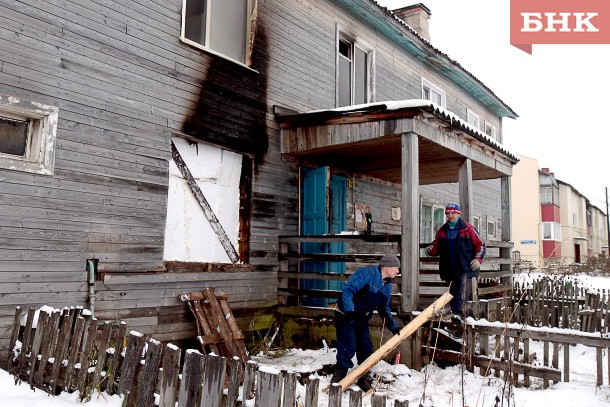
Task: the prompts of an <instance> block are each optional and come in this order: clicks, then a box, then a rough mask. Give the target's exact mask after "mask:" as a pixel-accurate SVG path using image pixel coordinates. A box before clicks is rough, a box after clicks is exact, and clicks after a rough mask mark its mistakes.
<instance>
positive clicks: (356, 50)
mask: <svg viewBox="0 0 610 407" xmlns="http://www.w3.org/2000/svg"><path fill="white" fill-rule="evenodd" d="M338 45H339V58H338V61H339V62H338V64H339V66H337V76H338V84H337V105H338V106H339V107H341V106H351V105H359V104H363V103H368V102H369V99H370V98H369V78H370V74H369V59H370V58H369V55H368V53H367V52H366V51H365V50H363V49H362V48H360V47H358V46H357V45H356V44H354V42H352V41H349V40H347V39H344V38H339V44H338Z"/></svg>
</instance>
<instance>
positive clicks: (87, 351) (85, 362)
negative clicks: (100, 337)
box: [76, 317, 97, 397]
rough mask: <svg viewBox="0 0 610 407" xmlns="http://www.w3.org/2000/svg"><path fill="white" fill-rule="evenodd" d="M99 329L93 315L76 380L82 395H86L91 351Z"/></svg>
mask: <svg viewBox="0 0 610 407" xmlns="http://www.w3.org/2000/svg"><path fill="white" fill-rule="evenodd" d="M96 331H97V319H95V318H93V317H91V318H90V319H89V326H88V327H87V330H86V331H85V336H84V337H83V342H82V345H83V350H82V352H81V357H80V361H79V363H80V370H79V371H78V379H77V381H76V388H77V389H78V391H79V393H80V395H81V397H85V388H86V387H87V375H88V374H89V363H90V362H91V352H92V350H93V345H94V343H95V333H96Z"/></svg>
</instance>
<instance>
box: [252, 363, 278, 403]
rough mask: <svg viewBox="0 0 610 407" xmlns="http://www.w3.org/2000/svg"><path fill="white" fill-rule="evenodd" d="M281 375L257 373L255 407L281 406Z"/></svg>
mask: <svg viewBox="0 0 610 407" xmlns="http://www.w3.org/2000/svg"><path fill="white" fill-rule="evenodd" d="M282 376H283V375H282V373H281V372H279V371H278V372H267V371H262V370H259V371H258V375H257V380H256V381H257V384H256V399H255V402H254V406H255V407H280V406H281V405H282V381H283V380H282Z"/></svg>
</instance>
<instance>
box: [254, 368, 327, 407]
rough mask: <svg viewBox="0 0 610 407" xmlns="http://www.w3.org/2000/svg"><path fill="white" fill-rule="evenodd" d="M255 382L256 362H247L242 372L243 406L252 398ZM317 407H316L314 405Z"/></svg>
mask: <svg viewBox="0 0 610 407" xmlns="http://www.w3.org/2000/svg"><path fill="white" fill-rule="evenodd" d="M255 380H256V362H254V361H253V360H250V361H248V363H246V364H245V372H244V385H243V391H242V393H243V395H242V399H243V402H244V404H245V402H246V401H248V400H251V399H252V398H254V395H255V392H254V382H255ZM316 406H317V405H316Z"/></svg>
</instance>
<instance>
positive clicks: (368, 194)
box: [251, 0, 500, 270]
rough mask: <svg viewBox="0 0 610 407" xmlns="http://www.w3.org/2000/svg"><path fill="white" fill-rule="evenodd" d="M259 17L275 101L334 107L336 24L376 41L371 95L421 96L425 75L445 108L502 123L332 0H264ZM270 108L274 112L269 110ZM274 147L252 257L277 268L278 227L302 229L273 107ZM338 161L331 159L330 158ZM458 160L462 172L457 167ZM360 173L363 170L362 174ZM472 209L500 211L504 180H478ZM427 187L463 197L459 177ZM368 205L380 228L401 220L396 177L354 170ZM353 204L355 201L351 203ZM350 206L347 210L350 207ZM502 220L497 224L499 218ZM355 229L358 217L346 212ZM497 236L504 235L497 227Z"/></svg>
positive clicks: (440, 196) (263, 178)
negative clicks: (391, 180) (395, 213)
mask: <svg viewBox="0 0 610 407" xmlns="http://www.w3.org/2000/svg"><path fill="white" fill-rule="evenodd" d="M258 7H259V14H258V17H259V25H260V26H261V27H264V29H265V32H266V34H267V43H268V58H269V60H268V77H269V79H268V88H267V89H268V91H267V98H268V104H269V106H273V105H279V106H282V107H286V108H290V109H294V110H297V111H300V112H303V111H309V110H315V109H327V108H333V107H335V61H336V30H337V25H338V26H339V28H340V30H342V31H344V32H345V33H347V34H349V35H351V36H352V37H353V38H354V40H355V41H356V42H357V43H359V44H361V45H363V46H364V47H368V48H369V49H374V54H375V56H374V58H375V66H374V72H375V73H374V79H373V81H374V87H375V94H374V95H373V101H383V100H396V99H419V98H421V77H422V76H424V77H425V78H426V79H428V80H430V81H432V82H433V83H434V84H436V85H437V86H440V87H441V88H443V89H444V90H445V91H446V92H447V109H448V110H451V111H453V112H454V113H456V114H457V115H458V116H460V117H462V118H463V119H465V118H466V108H470V109H473V110H475V111H476V112H477V113H478V114H479V115H480V118H481V120H487V121H490V122H492V123H493V124H494V125H495V126H496V128H497V131H498V132H499V131H500V119H499V118H498V117H496V116H494V114H493V113H492V112H490V111H488V110H487V109H486V108H484V107H483V106H481V105H480V104H479V103H478V102H477V101H476V100H475V99H473V98H472V97H471V96H470V95H469V94H468V93H466V92H465V91H464V90H463V89H461V88H459V87H458V86H457V85H455V84H453V83H450V82H448V81H447V80H446V79H444V78H442V77H441V76H440V75H437V74H435V73H432V72H431V70H430V66H429V65H426V64H425V63H424V62H423V61H420V60H417V59H414V58H413V57H412V56H411V55H409V54H408V53H406V51H404V50H402V49H400V48H397V47H396V46H395V45H394V44H392V43H390V41H389V40H388V39H387V38H386V37H385V36H382V35H381V34H379V33H378V32H377V31H375V30H372V29H369V28H367V27H364V26H363V25H362V23H361V22H360V21H357V20H356V18H355V17H354V16H352V15H350V14H349V13H347V12H346V11H345V10H343V9H342V8H337V6H336V3H334V2H331V1H328V0H307V1H302V0H285V1H259V3H258ZM269 113H271V112H270V111H269ZM268 125H269V143H270V144H269V152H268V153H267V155H266V156H265V162H264V163H263V164H262V165H261V167H260V169H259V172H258V173H257V175H256V176H255V178H254V186H253V188H254V194H253V214H252V238H251V249H252V251H251V263H252V265H253V268H254V269H259V270H276V268H277V259H276V253H277V235H278V234H292V233H296V232H297V231H298V211H299V207H298V180H297V176H296V167H295V165H294V164H292V163H290V162H288V161H285V160H282V159H281V158H280V156H279V151H280V150H279V148H280V146H279V140H278V139H279V132H278V130H277V125H276V124H275V123H274V122H273V120H272V116H271V114H269V115H268ZM329 165H330V166H331V167H332V163H329ZM457 170H458V169H457V168H456V172H457ZM356 175H357V174H356ZM474 185H475V186H474V214H475V216H481V217H482V220H483V219H484V217H485V216H490V217H492V218H494V219H499V218H500V201H499V199H500V184H499V181H475V182H474ZM420 191H421V194H422V195H423V196H426V197H428V198H430V199H432V200H433V201H434V202H439V203H441V204H444V203H446V202H447V201H448V200H456V199H457V193H458V192H457V184H453V185H435V186H426V187H421V189H420ZM352 196H353V197H354V198H355V200H356V201H360V202H363V203H366V204H367V205H370V207H371V210H372V212H373V218H374V229H375V230H376V231H378V232H388V233H396V232H397V231H399V230H400V222H397V221H393V220H391V207H392V206H400V205H399V203H400V188H399V187H398V186H397V185H390V184H384V183H375V182H369V181H362V180H360V179H358V178H356V182H355V187H354V188H353V189H350V190H349V191H348V202H350V199H351V197H352ZM348 206H349V204H348ZM349 209H350V208H348V215H349V214H350V213H353V212H350V211H349ZM498 226H499V225H498ZM348 228H349V229H353V219H348ZM498 236H499V235H498Z"/></svg>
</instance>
